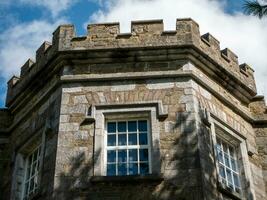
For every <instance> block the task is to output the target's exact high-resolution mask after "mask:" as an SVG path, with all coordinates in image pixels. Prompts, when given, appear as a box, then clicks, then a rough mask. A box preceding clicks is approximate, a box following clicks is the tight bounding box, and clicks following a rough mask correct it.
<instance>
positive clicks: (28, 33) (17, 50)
mask: <svg viewBox="0 0 267 200" xmlns="http://www.w3.org/2000/svg"><path fill="white" fill-rule="evenodd" d="M63 22H64V20H58V21H56V22H55V23H49V22H47V21H33V22H30V23H22V24H19V25H16V26H13V27H11V28H9V29H7V30H6V31H4V32H3V33H1V34H0V76H1V77H3V78H4V79H6V80H8V79H9V78H10V77H11V76H12V75H15V74H19V71H20V66H22V65H23V64H24V63H25V61H26V60H27V59H28V58H32V57H33V56H34V55H35V51H36V50H37V48H38V47H39V46H40V45H41V44H42V42H43V41H45V40H46V41H51V39H52V33H53V31H54V30H55V29H56V27H57V26H58V25H59V24H62V23H63Z"/></svg>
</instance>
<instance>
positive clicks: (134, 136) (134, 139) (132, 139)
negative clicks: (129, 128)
mask: <svg viewBox="0 0 267 200" xmlns="http://www.w3.org/2000/svg"><path fill="white" fill-rule="evenodd" d="M128 145H137V134H135V133H133V134H129V135H128Z"/></svg>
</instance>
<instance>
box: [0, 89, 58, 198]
mask: <svg viewBox="0 0 267 200" xmlns="http://www.w3.org/2000/svg"><path fill="white" fill-rule="evenodd" d="M48 89H49V87H44V88H42V89H41V90H40V91H39V92H40V93H42V94H43V96H38V93H33V95H32V99H31V101H30V102H28V103H27V104H26V105H24V107H23V108H22V109H21V108H20V109H18V110H15V111H14V112H13V113H12V114H13V116H14V121H13V123H12V124H11V125H10V126H9V132H10V136H9V143H8V145H7V146H6V149H5V154H6V157H7V158H8V162H7V163H6V165H5V166H6V167H5V169H4V170H3V173H4V174H5V176H4V177H3V179H1V183H3V185H4V187H3V191H2V193H3V196H2V197H3V199H20V197H19V196H20V195H21V189H22V182H23V177H24V173H25V172H24V171H23V168H24V166H23V162H22V160H21V159H24V158H25V156H26V155H27V152H28V149H31V147H32V145H35V143H41V142H43V145H45V152H44V155H43V161H44V162H43V167H42V169H41V170H42V177H41V185H42V187H41V191H40V192H39V193H38V195H39V196H48V194H50V193H51V191H52V190H53V187H52V184H51V183H53V181H54V168H55V159H56V157H55V156H56V149H57V132H58V123H59V109H60V101H61V95H60V94H61V90H60V89H58V90H56V91H53V92H51V91H50V92H49V93H48V95H44V94H45V93H46V92H44V91H48ZM33 92H34V91H33ZM43 137H45V140H44V141H42V138H43Z"/></svg>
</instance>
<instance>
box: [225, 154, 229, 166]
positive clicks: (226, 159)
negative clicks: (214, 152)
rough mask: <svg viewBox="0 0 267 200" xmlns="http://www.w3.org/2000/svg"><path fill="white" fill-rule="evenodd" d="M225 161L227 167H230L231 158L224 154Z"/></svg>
mask: <svg viewBox="0 0 267 200" xmlns="http://www.w3.org/2000/svg"><path fill="white" fill-rule="evenodd" d="M224 161H225V165H226V166H227V167H230V160H229V156H228V155H227V154H226V153H225V154H224Z"/></svg>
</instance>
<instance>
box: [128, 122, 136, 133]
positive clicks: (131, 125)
mask: <svg viewBox="0 0 267 200" xmlns="http://www.w3.org/2000/svg"><path fill="white" fill-rule="evenodd" d="M136 131H137V123H136V121H129V122H128V132H136Z"/></svg>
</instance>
